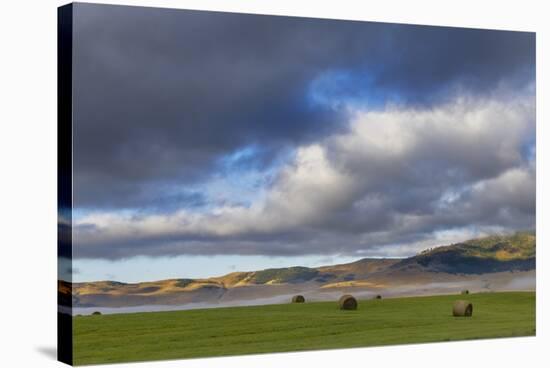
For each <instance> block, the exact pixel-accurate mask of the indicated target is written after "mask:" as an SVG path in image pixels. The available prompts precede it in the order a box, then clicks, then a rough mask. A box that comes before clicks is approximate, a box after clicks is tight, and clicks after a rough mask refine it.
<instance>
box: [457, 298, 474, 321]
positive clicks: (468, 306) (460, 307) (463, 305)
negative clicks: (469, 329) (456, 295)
mask: <svg viewBox="0 0 550 368" xmlns="http://www.w3.org/2000/svg"><path fill="white" fill-rule="evenodd" d="M473 312H474V307H473V305H472V303H470V302H469V301H467V300H457V301H455V303H454V305H453V316H454V317H471V316H472V313H473Z"/></svg>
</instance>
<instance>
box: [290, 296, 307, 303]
mask: <svg viewBox="0 0 550 368" xmlns="http://www.w3.org/2000/svg"><path fill="white" fill-rule="evenodd" d="M305 302H306V298H304V296H303V295H294V296H293V297H292V303H305Z"/></svg>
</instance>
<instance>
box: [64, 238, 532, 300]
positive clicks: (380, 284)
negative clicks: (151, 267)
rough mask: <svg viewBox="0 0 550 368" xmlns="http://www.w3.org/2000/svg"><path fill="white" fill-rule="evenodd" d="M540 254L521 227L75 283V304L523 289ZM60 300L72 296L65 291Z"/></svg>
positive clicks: (317, 297)
mask: <svg viewBox="0 0 550 368" xmlns="http://www.w3.org/2000/svg"><path fill="white" fill-rule="evenodd" d="M535 260H536V236H535V234H534V233H529V232H519V233H516V234H513V235H508V236H490V237H485V238H480V239H472V240H469V241H465V242H462V243H457V244H452V245H447V246H441V247H436V248H432V249H428V250H425V251H423V252H421V253H420V254H417V255H415V256H412V257H409V258H404V259H369V258H366V259H361V260H358V261H356V262H352V263H347V264H340V265H332V266H323V267H317V268H308V267H287V268H272V269H265V270H260V271H253V272H233V273H230V274H227V275H224V276H220V277H211V278H206V279H188V278H187V279H169V280H161V281H154V282H141V283H121V282H116V281H97V282H84V283H74V284H72V303H73V306H75V307H98V306H99V307H123V306H140V305H185V304H190V303H195V304H197V303H198V304H201V305H217V304H220V303H235V302H237V303H238V302H239V301H242V302H244V301H250V300H259V299H263V300H268V301H269V300H270V301H275V302H276V300H275V299H273V298H274V297H276V296H281V297H283V296H287V295H290V294H292V293H296V292H300V293H306V294H307V295H308V297H309V298H310V299H311V298H313V299H317V300H323V298H326V297H328V295H329V294H327V293H330V292H337V293H341V292H343V291H346V290H348V291H349V290H352V291H353V292H356V291H365V292H380V291H384V292H385V293H387V294H391V293H396V295H400V294H399V293H401V294H407V292H408V291H407V290H409V292H410V293H412V294H414V295H417V294H419V293H420V291H421V290H424V291H423V293H430V290H431V292H432V293H444V292H446V291H447V292H448V291H450V290H455V289H456V288H460V287H470V288H472V289H475V288H479V289H483V288H485V289H487V290H491V289H492V288H494V289H495V290H500V289H506V288H512V289H514V288H515V289H518V288H519V289H522V288H523V287H518V286H514V285H515V284H514V280H515V279H517V278H518V277H525V275H528V276H529V277H532V278H533V280H534V269H535ZM66 284H67V283H64V284H63V287H61V286H60V294H62V295H63V294H64V293H65V294H66V293H69V292H70V290H71V288H70V287H67V285H66ZM516 284H517V285H520V284H519V283H517V282H516ZM509 285H512V286H509ZM407 288H408V289H407ZM529 288H531V287H529ZM61 299H62V300H70V299H71V298H70V297H69V296H68V295H65V297H64V298H61Z"/></svg>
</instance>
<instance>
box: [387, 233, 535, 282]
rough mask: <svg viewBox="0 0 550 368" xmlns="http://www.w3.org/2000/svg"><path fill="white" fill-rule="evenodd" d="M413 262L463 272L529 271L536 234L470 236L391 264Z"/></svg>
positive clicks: (433, 268) (533, 255)
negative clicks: (474, 237)
mask: <svg viewBox="0 0 550 368" xmlns="http://www.w3.org/2000/svg"><path fill="white" fill-rule="evenodd" d="M414 265H419V266H421V267H422V268H423V269H424V270H427V271H431V272H446V273H465V274H468V273H473V274H481V273H491V272H502V271H525V270H531V269H534V268H535V265H536V236H535V234H533V233H528V232H518V233H516V234H513V235H509V236H489V237H485V238H480V239H472V240H468V241H466V242H463V243H458V244H453V245H449V246H443V247H437V248H434V249H430V250H427V251H424V252H422V253H421V254H419V255H417V256H414V257H411V258H408V259H406V260H403V261H401V262H399V263H397V264H395V265H393V266H392V267H393V268H396V269H397V268H404V267H408V268H410V267H411V266H414Z"/></svg>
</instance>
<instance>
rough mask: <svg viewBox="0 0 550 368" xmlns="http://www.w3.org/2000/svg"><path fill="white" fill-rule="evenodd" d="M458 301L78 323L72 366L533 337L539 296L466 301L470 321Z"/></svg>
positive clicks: (283, 307) (288, 307) (82, 319)
mask: <svg viewBox="0 0 550 368" xmlns="http://www.w3.org/2000/svg"><path fill="white" fill-rule="evenodd" d="M457 298H459V296H454V295H447V296H432V297H414V298H399V299H397V298H396V299H382V300H360V301H359V309H358V310H356V311H341V310H339V309H338V308H337V307H336V302H323V303H305V304H279V305H266V306H254V307H234V308H217V309H198V310H189V311H177V312H151V313H132V314H114V315H100V316H79V317H74V359H75V364H77V365H81V364H99V363H117V362H125V361H143V360H159V359H181V358H195V357H206V356H222V355H235V354H257V353H269V352H284V351H303V350H313V349H334V348H351V347H365V346H378V345H390V344H410V343H424V342H437V341H454V340H463V339H482V338H495V337H512V336H530V335H534V334H535V293H533V292H516V293H480V294H471V295H468V300H470V301H471V302H472V303H473V305H474V314H473V316H472V317H471V318H455V317H452V316H451V308H452V303H453V301H454V300H456V299H457Z"/></svg>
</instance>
